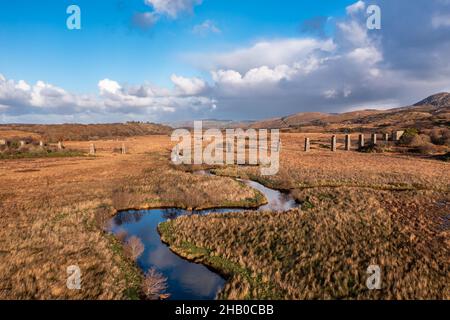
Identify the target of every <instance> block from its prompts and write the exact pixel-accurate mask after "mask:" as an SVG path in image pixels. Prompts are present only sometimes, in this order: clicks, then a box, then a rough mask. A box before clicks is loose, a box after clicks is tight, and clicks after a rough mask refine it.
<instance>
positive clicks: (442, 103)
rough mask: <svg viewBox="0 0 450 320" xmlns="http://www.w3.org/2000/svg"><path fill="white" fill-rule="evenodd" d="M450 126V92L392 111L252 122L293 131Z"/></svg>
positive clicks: (316, 114)
mask: <svg viewBox="0 0 450 320" xmlns="http://www.w3.org/2000/svg"><path fill="white" fill-rule="evenodd" d="M448 125H450V93H438V94H435V95H432V96H430V97H428V98H426V99H424V100H422V101H420V102H418V103H416V104H414V105H413V106H407V107H402V108H395V109H390V110H361V111H352V112H346V113H340V114H330V113H320V112H302V113H297V114H294V115H291V116H287V117H283V118H273V119H267V120H262V121H258V122H255V123H252V124H251V125H250V126H251V127H252V128H255V129H257V128H272V129H285V130H289V131H309V132H313V131H315V132H319V131H352V130H354V131H356V130H362V129H364V130H383V131H386V130H387V129H389V130H391V129H400V128H407V127H415V128H433V127H436V126H448Z"/></svg>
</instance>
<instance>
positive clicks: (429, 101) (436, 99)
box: [414, 92, 450, 108]
mask: <svg viewBox="0 0 450 320" xmlns="http://www.w3.org/2000/svg"><path fill="white" fill-rule="evenodd" d="M423 105H431V106H435V107H438V108H442V107H449V106H450V93H447V92H442V93H437V94H434V95H432V96H429V97H428V98H426V99H424V100H422V101H420V102H418V103H416V104H415V105H414V106H423Z"/></svg>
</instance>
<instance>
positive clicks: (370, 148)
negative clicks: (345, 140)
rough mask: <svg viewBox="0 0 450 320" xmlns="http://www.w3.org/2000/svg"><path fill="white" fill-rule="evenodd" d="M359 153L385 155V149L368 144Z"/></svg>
mask: <svg viewBox="0 0 450 320" xmlns="http://www.w3.org/2000/svg"><path fill="white" fill-rule="evenodd" d="M358 151H359V152H364V153H383V152H384V148H383V147H382V146H379V145H377V144H373V143H368V144H366V145H365V146H364V147H361V148H359V149H358Z"/></svg>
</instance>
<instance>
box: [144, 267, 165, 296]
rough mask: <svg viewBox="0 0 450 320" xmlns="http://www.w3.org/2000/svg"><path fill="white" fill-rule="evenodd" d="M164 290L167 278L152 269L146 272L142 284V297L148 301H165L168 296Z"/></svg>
mask: <svg viewBox="0 0 450 320" xmlns="http://www.w3.org/2000/svg"><path fill="white" fill-rule="evenodd" d="M166 290H167V278H166V277H164V276H163V275H162V274H160V273H159V272H157V271H156V270H155V269H153V268H152V269H150V270H149V271H147V273H146V274H145V278H144V281H143V283H142V293H143V294H144V297H145V298H146V299H149V300H160V299H167V298H168V297H169V294H166V293H165V291H166Z"/></svg>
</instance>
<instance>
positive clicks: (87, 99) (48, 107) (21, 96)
mask: <svg viewBox="0 0 450 320" xmlns="http://www.w3.org/2000/svg"><path fill="white" fill-rule="evenodd" d="M172 80H173V81H174V83H175V86H176V89H175V90H170V89H166V88H159V87H156V86H150V85H140V86H131V87H124V86H122V85H121V84H119V83H118V82H117V81H114V80H110V79H103V80H100V81H99V82H98V89H99V95H97V96H88V95H76V94H72V93H70V92H68V91H66V90H64V89H62V88H60V87H57V86H54V85H52V84H49V83H46V82H43V81H37V82H36V84H34V85H29V84H27V83H26V82H25V81H23V80H19V81H17V82H16V81H14V80H8V79H6V78H5V77H4V76H3V75H0V105H1V106H2V107H1V110H2V116H3V119H19V118H21V117H23V116H24V115H26V119H41V117H40V116H39V115H41V114H45V115H47V116H48V118H47V119H48V121H50V119H52V118H55V117H58V116H59V118H60V119H66V120H67V121H69V120H70V119H69V118H70V116H72V118H73V119H77V120H78V121H83V117H84V116H87V115H95V116H96V117H98V118H101V115H103V117H108V119H111V115H119V114H122V115H141V116H142V115H146V116H147V117H150V118H158V117H160V116H162V115H163V114H164V113H174V112H180V113H183V112H188V110H194V111H196V112H202V111H207V110H212V109H213V108H215V105H216V101H215V100H214V99H211V98H209V97H207V96H201V95H199V94H200V93H201V91H202V90H203V89H205V88H206V83H205V82H204V81H203V80H200V79H197V78H192V79H188V78H183V77H177V76H174V77H173V79H172ZM136 118H139V117H136ZM44 122H46V121H44Z"/></svg>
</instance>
